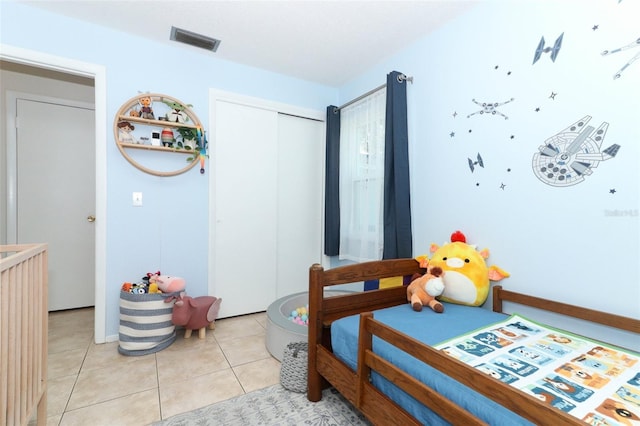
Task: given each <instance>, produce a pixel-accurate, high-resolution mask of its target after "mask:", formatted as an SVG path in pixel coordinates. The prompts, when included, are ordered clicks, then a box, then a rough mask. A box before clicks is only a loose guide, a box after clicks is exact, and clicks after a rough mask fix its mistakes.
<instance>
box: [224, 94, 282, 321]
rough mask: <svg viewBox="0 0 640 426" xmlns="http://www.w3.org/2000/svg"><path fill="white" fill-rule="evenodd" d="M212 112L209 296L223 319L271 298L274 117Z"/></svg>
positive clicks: (251, 111) (228, 106)
mask: <svg viewBox="0 0 640 426" xmlns="http://www.w3.org/2000/svg"><path fill="white" fill-rule="evenodd" d="M216 111H217V112H216V126H215V132H216V134H215V151H214V152H213V156H214V159H215V169H214V170H213V173H215V177H214V185H215V206H214V214H213V216H214V221H215V224H214V226H213V227H212V231H213V232H214V234H215V235H214V238H215V247H214V267H213V280H214V284H215V288H216V293H215V294H213V295H214V296H216V297H220V298H222V304H221V305H220V313H219V316H220V317H221V318H224V317H228V316H235V315H241V314H246V313H251V312H259V311H264V310H266V306H268V303H270V301H272V300H274V299H275V296H276V248H277V246H276V227H275V226H274V225H275V223H276V220H277V206H276V199H275V192H274V188H275V187H276V182H277V180H276V179H277V163H278V157H277V155H278V151H277V146H278V145H277V136H278V133H277V123H278V121H277V115H278V114H277V113H276V112H273V111H269V110H265V109H260V108H253V107H250V106H245V105H239V104H235V103H230V102H222V101H218V104H217V105H216Z"/></svg>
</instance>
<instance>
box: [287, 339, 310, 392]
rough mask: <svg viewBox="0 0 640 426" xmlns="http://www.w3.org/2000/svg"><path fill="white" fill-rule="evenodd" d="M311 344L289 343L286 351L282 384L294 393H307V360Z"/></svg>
mask: <svg viewBox="0 0 640 426" xmlns="http://www.w3.org/2000/svg"><path fill="white" fill-rule="evenodd" d="M308 357H309V344H308V343H307V342H293V343H289V344H288V345H287V347H286V348H285V349H284V355H283V356H282V365H281V367H280V384H281V385H282V387H284V388H285V389H288V390H290V391H292V392H300V393H302V392H306V391H307V368H308V365H307V359H308Z"/></svg>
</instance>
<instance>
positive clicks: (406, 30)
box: [17, 0, 481, 87]
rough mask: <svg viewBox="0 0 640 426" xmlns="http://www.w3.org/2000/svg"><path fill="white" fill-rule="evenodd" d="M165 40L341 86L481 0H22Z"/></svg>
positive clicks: (220, 57)
mask: <svg viewBox="0 0 640 426" xmlns="http://www.w3.org/2000/svg"><path fill="white" fill-rule="evenodd" d="M17 1H18V2H20V3H24V4H28V5H31V6H35V7H39V8H42V9H46V10H48V11H51V12H55V13H60V14H63V15H67V16H69V17H72V18H76V19H81V20H84V21H88V22H92V23H94V24H96V25H102V26H106V27H110V28H113V29H116V30H119V31H124V32H127V33H131V34H136V35H138V36H142V37H146V38H149V39H152V40H156V41H158V42H161V43H166V44H169V43H170V44H172V45H174V46H175V45H176V43H178V42H175V41H171V40H169V35H170V31H171V27H172V26H175V27H178V28H181V29H185V30H188V31H192V32H196V33H199V34H202V35H205V36H208V37H212V38H215V39H218V40H221V44H220V46H219V47H218V49H217V51H216V52H210V51H206V50H203V49H198V48H195V47H192V46H189V45H185V44H182V43H179V45H180V46H182V47H184V48H185V49H192V50H195V51H198V52H201V53H202V54H203V55H209V56H212V57H216V58H219V59H223V60H228V61H232V62H236V63H240V64H244V65H248V66H252V67H257V68H261V69H266V70H270V71H274V72H277V73H281V74H286V75H289V76H292V77H296V78H300V79H303V80H309V81H314V82H317V83H320V84H323V85H328V86H333V87H339V86H340V85H342V84H344V83H346V82H348V81H350V80H351V79H353V78H355V77H357V76H358V75H359V74H361V73H362V72H364V71H366V70H367V69H369V68H370V67H372V66H374V65H376V64H377V63H379V62H381V61H382V60H384V59H385V58H387V57H389V56H391V55H393V54H394V53H396V52H398V51H399V50H401V49H403V48H404V47H406V46H407V45H408V44H410V43H411V42H413V41H415V40H417V39H418V38H420V37H422V36H424V35H426V34H429V33H430V32H432V31H434V30H435V29H437V28H439V27H440V26H441V25H443V24H445V23H446V22H447V21H450V20H451V19H453V18H455V17H456V16H458V15H460V14H463V13H464V12H466V11H468V10H469V9H470V8H472V7H473V6H475V5H477V4H478V2H479V1H481V0H414V1H404V0H397V1H390V0H386V1H337V0H333V1H332V0H325V1H317V0H296V1H294V0H281V1H273V0H258V1H256V0H254V1H250V0H235V1H221V0H220V1H219V0H200V1H193V0H183V1H177V0H173V1H167V0H154V1H149V0H128V1H122V0H57V1H49V0H37V1H34V0H17Z"/></svg>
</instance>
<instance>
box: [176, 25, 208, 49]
mask: <svg viewBox="0 0 640 426" xmlns="http://www.w3.org/2000/svg"><path fill="white" fill-rule="evenodd" d="M171 40H175V41H179V42H181V43H186V44H190V45H191V46H195V47H199V48H201V49H206V50H210V51H212V52H215V51H216V50H218V46H220V40H216V39H215V38H211V37H207V36H203V35H202V34H196V33H193V32H191V31H187V30H183V29H181V28H176V27H171Z"/></svg>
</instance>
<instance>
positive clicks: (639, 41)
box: [601, 37, 640, 80]
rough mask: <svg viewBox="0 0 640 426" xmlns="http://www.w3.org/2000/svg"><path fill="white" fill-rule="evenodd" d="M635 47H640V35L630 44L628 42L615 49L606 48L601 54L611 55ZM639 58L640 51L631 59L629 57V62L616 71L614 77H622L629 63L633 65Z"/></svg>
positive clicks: (615, 78)
mask: <svg viewBox="0 0 640 426" xmlns="http://www.w3.org/2000/svg"><path fill="white" fill-rule="evenodd" d="M633 47H640V37H638V39H637V40H636V41H632V42H631V43H629V44H627V45H625V46H622V47H619V48H617V49H614V50H605V51H603V52H602V53H601V55H602V56H609V55H611V54H613V53H618V52H622V51H623V50H627V49H631V48H633ZM638 58H640V52H638V53H636V54H635V56H633V57H632V58H631V59H629V60H628V61H627V63H626V64H624V66H623V67H622V68H620V69H619V70H618V72H616V73H615V74H614V75H613V79H614V80H617V79H618V78H620V77H621V76H622V71H624V70H626V69H627V68H628V67H629V65H631V64H632V63H634V62H635V61H636V60H637V59H638Z"/></svg>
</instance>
